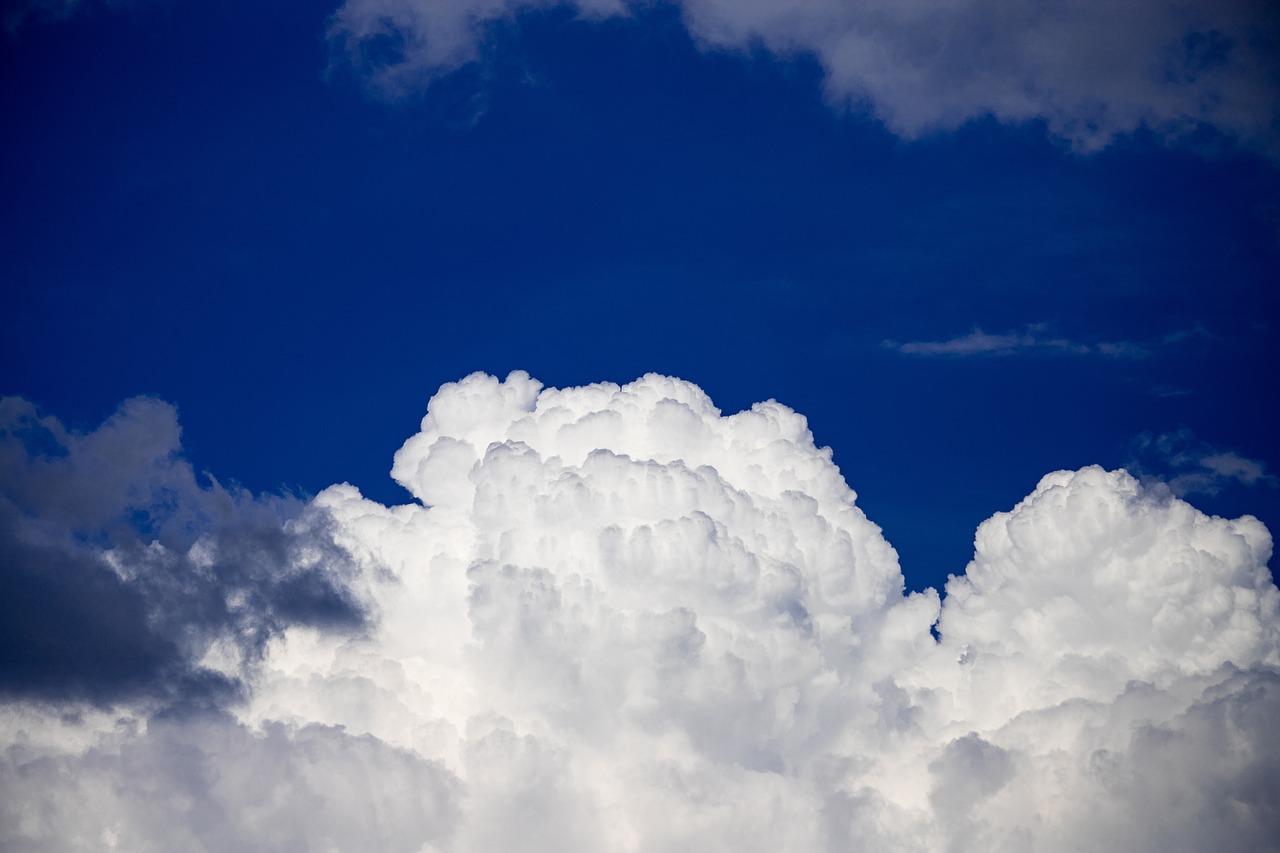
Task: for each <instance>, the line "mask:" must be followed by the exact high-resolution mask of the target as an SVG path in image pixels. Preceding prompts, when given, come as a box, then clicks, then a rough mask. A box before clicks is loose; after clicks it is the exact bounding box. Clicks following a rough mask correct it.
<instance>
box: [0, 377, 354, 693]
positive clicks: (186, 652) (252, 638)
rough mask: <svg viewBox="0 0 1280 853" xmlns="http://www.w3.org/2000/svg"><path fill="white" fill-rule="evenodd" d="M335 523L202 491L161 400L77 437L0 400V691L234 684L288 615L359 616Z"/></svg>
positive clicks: (173, 416)
mask: <svg viewBox="0 0 1280 853" xmlns="http://www.w3.org/2000/svg"><path fill="white" fill-rule="evenodd" d="M329 528H330V525H329V521H328V519H327V518H326V517H325V516H324V514H323V513H322V512H319V511H317V510H315V509H312V508H308V507H307V506H305V505H304V504H303V503H302V502H301V501H300V500H297V499H291V498H271V497H263V498H255V497H253V496H251V495H249V494H247V493H245V492H243V491H242V490H238V489H230V490H228V489H226V488H224V487H222V486H221V485H220V484H218V483H217V482H216V481H212V482H211V483H210V484H209V485H207V486H201V485H200V484H199V483H198V482H197V481H196V477H195V474H194V472H193V471H192V469H191V466H190V464H189V463H187V462H186V461H185V460H184V459H183V458H182V456H181V447H180V430H179V427H178V421H177V413H176V412H175V410H174V409H173V407H172V406H169V405H168V404H166V403H162V402H160V401H157V400H153V399H149V398H143V397H139V398H135V399H132V400H128V401H126V402H125V403H124V404H123V405H121V407H120V408H119V410H118V411H116V412H115V413H114V414H113V415H112V416H111V417H110V418H109V419H108V420H107V421H106V422H105V423H103V424H102V425H101V426H99V427H98V428H97V429H96V430H94V431H92V432H89V433H86V434H78V433H74V432H70V431H68V430H67V429H66V428H65V427H64V426H63V425H62V424H61V423H59V422H58V421H57V420H56V419H54V418H51V417H48V416H45V415H43V414H41V413H40V411H39V410H38V409H37V408H36V407H35V406H34V405H32V404H31V403H29V402H27V401H26V400H23V399H21V398H16V397H7V398H3V399H0V556H2V557H3V559H2V560H0V566H2V567H0V696H9V697H31V698H39V699H43V700H50V701H64V700H65V701H75V700H89V701H93V702H107V701H113V700H116V699H120V698H127V697H137V696H141V695H147V696H151V697H152V698H155V699H157V700H164V701H179V700H188V699H191V698H194V697H204V698H209V697H211V696H213V695H215V694H226V693H233V692H234V691H235V690H236V689H237V688H238V686H239V683H240V680H241V678H242V677H243V675H244V670H245V667H246V666H248V665H249V664H250V663H251V662H252V661H254V660H255V659H256V658H257V656H258V655H259V654H260V653H261V651H262V649H263V648H264V646H265V643H266V641H267V640H268V638H269V637H270V636H272V634H273V633H275V632H277V631H279V630H280V629H282V628H283V627H284V626H286V625H289V624H294V623H300V624H310V625H318V626H325V627H335V628H343V629H355V628H357V627H358V626H359V625H360V624H361V622H362V619H363V614H362V610H361V608H360V606H359V604H358V603H357V602H356V600H355V599H353V598H352V597H351V596H350V594H349V591H348V590H347V589H346V587H345V585H344V575H345V574H346V573H348V572H349V571H351V568H352V566H351V560H350V558H349V557H348V555H347V554H346V553H345V552H344V551H343V550H342V549H341V548H339V547H338V546H336V545H335V544H334V542H333V540H332V538H331V536H330V529H329Z"/></svg>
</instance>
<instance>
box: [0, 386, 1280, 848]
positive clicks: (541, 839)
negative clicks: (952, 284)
mask: <svg viewBox="0 0 1280 853" xmlns="http://www.w3.org/2000/svg"><path fill="white" fill-rule="evenodd" d="M393 474H394V476H395V478H396V479H397V480H398V481H399V482H400V483H402V484H403V485H404V486H405V487H406V488H408V489H409V490H410V492H412V493H413V494H414V496H415V497H416V498H417V499H418V500H419V501H420V502H421V503H418V504H410V505H406V506H394V507H387V506H383V505H381V504H378V503H376V502H373V501H370V500H368V499H366V498H364V497H362V496H361V494H360V493H359V491H357V490H356V489H355V488H353V487H351V486H349V485H339V486H334V487H332V488H329V489H327V490H326V491H324V492H323V493H322V494H320V495H319V496H318V497H317V498H316V499H315V500H314V502H313V505H312V507H313V509H312V511H314V512H317V513H320V514H321V515H322V516H323V517H325V518H329V519H332V526H331V527H330V528H329V530H330V533H331V535H332V537H333V541H334V543H336V545H338V546H340V548H341V551H342V553H344V554H346V555H348V558H349V559H350V560H352V561H353V562H354V564H355V565H356V566H357V567H358V571H356V572H355V573H354V574H350V573H348V574H346V575H344V577H348V588H347V590H346V600H350V601H358V602H361V603H362V606H363V608H364V613H365V623H364V624H365V628H364V629H363V630H362V631H360V632H357V633H354V634H353V633H352V632H351V631H350V630H346V631H336V630H331V629H330V628H329V627H327V626H326V625H324V624H319V623H314V622H307V621H297V622H294V623H289V624H284V625H280V626H278V629H277V630H274V631H273V632H272V633H271V636H270V639H269V640H268V641H267V643H266V647H265V649H264V651H263V653H262V655H261V659H260V662H259V663H257V664H255V665H254V666H253V667H252V668H250V669H248V670H246V672H245V674H244V678H245V679H246V683H247V684H248V685H249V689H248V690H247V691H246V698H245V699H244V701H242V702H239V703H234V704H228V705H226V706H224V707H222V708H220V709H213V710H204V711H199V712H193V711H185V710H182V709H177V710H172V711H166V712H159V713H154V712H153V713H150V715H149V716H148V715H147V714H146V713H143V712H140V711H137V710H136V709H135V708H134V706H131V705H129V704H128V703H127V702H117V703H116V704H113V705H110V706H107V705H105V704H103V703H97V704H95V705H91V706H85V707H83V708H82V709H81V710H80V712H79V713H78V714H74V715H73V714H69V713H65V712H63V713H58V714H53V713H50V712H49V711H48V707H47V706H46V705H42V704H39V703H37V702H34V701H31V700H26V699H22V698H19V699H14V700H11V701H10V702H9V703H8V704H7V705H6V706H5V709H4V715H3V726H4V728H3V731H4V736H5V738H6V740H5V742H6V743H8V744H9V747H8V749H7V750H6V751H5V753H4V754H3V759H2V760H0V847H3V848H4V849H6V850H15V851H17V850H24V851H25V850H54V849H57V850H79V849H84V850H89V849H122V850H133V851H149V850H157V851H158V850H174V849H206V850H228V851H229V850H263V851H267V850H270V851H276V850H303V849H331V850H373V849H377V850H386V851H424V850H426V851H446V850H447V851H458V853H469V851H497V850H527V851H532V850H556V851H563V850H593V851H672V850H698V851H708V850H726V851H751V850H762V851H763V850H767V851H778V850H795V851H817V850H833V851H834V850H851V849H856V850H869V851H952V850H957V851H958V850H983V851H990V850H1000V851H1006V850H1007V851H1026V850H1042V851H1043V850H1048V851H1057V850H1063V851H1065V850H1082V849H1091V850H1125V851H1138V850H1150V851H1156V850H1159V851H1171V850H1209V849H1250V850H1276V849H1280V807H1278V806H1277V802H1276V799H1275V791H1276V790H1277V782H1278V781H1280V744H1278V742H1277V741H1276V739H1275V737H1274V731H1275V727H1276V725H1277V723H1280V622H1278V620H1277V616H1278V609H1280V591H1278V590H1277V589H1276V587H1275V586H1274V584H1273V583H1272V580H1271V575H1270V573H1269V571H1268V568H1267V562H1268V560H1269V559H1270V555H1271V538H1270V535H1269V534H1268V532H1267V530H1266V529H1265V528H1264V526H1263V525H1262V524H1261V523H1259V522H1258V521H1257V520H1255V519H1253V518H1250V517H1244V518H1240V519H1236V520H1227V519H1222V518H1216V517H1209V516H1206V515H1204V514H1202V513H1200V512H1199V511H1197V510H1196V509H1194V508H1193V507H1192V506H1190V505H1189V504H1187V503H1184V502H1182V501H1181V500H1178V499H1176V498H1174V497H1172V496H1171V495H1170V493H1169V491H1168V490H1167V489H1163V490H1150V491H1148V490H1144V489H1143V488H1142V487H1141V486H1140V485H1139V484H1138V482H1137V481H1136V480H1134V479H1133V478H1132V477H1130V476H1129V475H1128V474H1126V473H1124V472H1123V471H1116V472H1107V471H1104V470H1101V469H1099V468H1086V469H1082V470H1080V471H1075V472H1068V471H1060V472H1056V473H1053V474H1050V475H1048V476H1046V477H1045V478H1044V479H1043V480H1042V481H1041V482H1040V483H1039V485H1037V486H1036V488H1035V490H1034V491H1033V492H1032V493H1031V494H1030V495H1029V496H1028V497H1027V498H1026V499H1024V500H1023V501H1022V502H1020V503H1019V504H1018V505H1017V506H1016V507H1014V508H1013V509H1012V510H1010V511H1008V512H1002V513H998V514H996V515H995V516H993V517H992V518H991V519H989V520H988V521H986V522H985V523H984V524H983V525H982V526H981V527H980V528H979V530H978V531H977V536H976V539H975V553H974V558H973V561H972V562H971V563H970V565H969V566H968V569H967V571H966V572H965V573H964V574H963V575H960V576H957V577H954V578H953V579H952V580H951V581H950V582H949V583H948V584H947V588H946V591H945V597H943V598H941V599H940V597H939V595H938V594H937V593H935V592H934V591H933V590H928V591H926V592H925V593H923V594H921V593H911V594H904V585H903V578H902V574H901V572H900V570H899V566H898V562H897V555H896V553H895V552H894V550H893V548H892V547H891V546H890V545H889V544H888V543H887V542H886V541H885V540H884V538H883V536H882V535H881V532H880V530H879V528H877V527H876V526H875V525H874V524H872V523H871V522H870V521H868V519H867V518H866V517H865V516H864V515H863V513H862V512H861V511H860V510H859V509H858V507H857V505H856V503H855V497H856V496H855V494H854V493H853V491H851V490H850V488H849V487H848V486H847V485H846V483H845V481H844V478H843V477H842V476H841V474H840V472H839V470H838V469H837V468H836V467H835V465H834V464H833V463H832V459H831V454H830V451H829V450H827V449H824V448H818V447H816V446H815V445H814V442H813V439H812V436H811V434H810V432H809V430H808V428H807V425H806V422H805V420H804V418H803V417H802V416H800V415H798V414H797V413H795V412H793V411H791V410H790V409H788V408H786V407H785V406H782V405H780V404H777V403H774V402H769V403H763V404H758V405H756V406H755V407H753V408H752V409H751V410H750V411H747V412H742V413H739V414H735V415H731V416H724V415H722V414H721V413H720V412H719V411H718V410H717V409H716V408H715V407H714V406H713V404H712V402H711V400H709V399H708V398H707V396H706V395H705V394H704V393H703V392H702V391H701V390H699V389H698V388H697V387H696V386H694V385H692V384H690V383H687V382H683V381H680V380H677V379H671V378H666V377H660V376H653V375H650V376H646V377H644V378H643V379H640V380H638V381H636V382H634V383H631V384H630V385H627V386H623V387H619V386H616V385H611V384H602V385H593V386H589V387H583V388H567V389H549V388H543V387H542V386H541V385H540V384H539V383H538V382H536V381H535V380H533V379H531V378H529V377H528V376H527V375H525V374H523V373H513V374H512V375H510V376H509V377H508V378H507V379H506V380H504V381H499V380H498V379H496V378H493V377H490V376H485V375H482V374H475V375H473V376H470V377H468V378H466V379H465V380H463V381H461V382H458V383H456V384H450V385H446V386H445V387H443V388H442V389H441V390H440V391H439V393H438V394H436V396H435V397H434V398H433V399H432V400H431V403H430V405H429V408H428V413H427V415H426V417H425V419H424V420H423V422H422V429H421V431H420V432H419V433H418V434H417V435H415V436H414V437H412V438H411V439H409V441H407V442H406V443H405V445H404V446H403V447H402V448H401V450H400V451H399V452H398V453H397V454H396V458H395V467H394V470H393ZM931 629H934V630H936V632H937V635H936V636H935V634H934V633H933V631H931ZM157 804H158V805H157Z"/></svg>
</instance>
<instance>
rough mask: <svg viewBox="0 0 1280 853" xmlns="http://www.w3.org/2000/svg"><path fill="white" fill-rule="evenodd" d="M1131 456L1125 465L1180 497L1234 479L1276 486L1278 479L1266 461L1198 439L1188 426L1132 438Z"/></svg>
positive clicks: (1208, 490)
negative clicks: (1216, 446) (1173, 430)
mask: <svg viewBox="0 0 1280 853" xmlns="http://www.w3.org/2000/svg"><path fill="white" fill-rule="evenodd" d="M1131 450H1132V454H1133V458H1132V459H1130V461H1129V463H1128V464H1127V465H1126V467H1127V468H1129V469H1130V470H1132V471H1134V472H1135V473H1136V474H1137V475H1138V476H1139V477H1142V478H1143V479H1145V480H1148V481H1151V482H1158V483H1162V484H1164V485H1165V487H1167V488H1168V489H1170V490H1171V491H1172V492H1173V494H1175V495H1178V496H1179V497H1182V496H1185V495H1192V494H1206V495H1216V494H1218V493H1219V492H1220V491H1222V489H1223V488H1225V487H1227V486H1228V485H1231V484H1233V483H1238V484H1240V485H1244V486H1256V485H1266V486H1270V487H1271V488H1273V489H1274V488H1276V487H1277V485H1280V480H1278V479H1277V478H1276V476H1275V475H1274V474H1269V473H1267V464H1266V463H1265V462H1262V461H1260V460H1257V459H1250V458H1248V457H1247V456H1243V455H1241V454H1239V453H1237V452H1236V451H1234V450H1222V449H1221V448H1215V447H1213V446H1212V445H1209V444H1207V443H1205V442H1203V441H1200V440H1199V439H1197V438H1196V437H1195V435H1194V434H1193V433H1192V432H1191V430H1189V429H1181V430H1178V431H1177V432H1171V433H1162V434H1160V435H1150V434H1143V435H1140V436H1138V437H1137V438H1136V439H1134V441H1133V444H1132V447H1131Z"/></svg>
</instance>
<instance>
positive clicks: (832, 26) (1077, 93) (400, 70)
mask: <svg viewBox="0 0 1280 853" xmlns="http://www.w3.org/2000/svg"><path fill="white" fill-rule="evenodd" d="M644 5H645V4H643V3H640V2H636V0H573V1H572V2H565V0H346V2H344V3H343V5H342V6H341V8H340V9H339V10H338V11H337V13H336V14H335V15H334V17H333V19H332V26H331V31H330V32H331V36H332V38H333V39H334V40H335V41H336V43H338V44H339V45H341V46H342V48H343V49H344V50H345V52H346V54H347V56H348V57H349V58H350V59H351V60H352V61H353V62H354V63H355V64H356V66H357V67H358V68H360V69H362V70H363V71H364V72H366V73H368V74H369V75H370V78H371V80H372V82H373V84H374V85H375V87H377V88H378V89H379V90H381V91H383V92H384V93H389V94H397V93H401V92H404V91H405V90H407V89H412V88H415V87H418V86H421V85H424V84H425V83H427V82H428V81H430V80H431V79H433V78H434V77H436V76H438V75H440V74H443V73H447V72H449V71H451V70H454V69H456V68H458V67H460V66H461V65H463V64H465V63H467V62H469V61H472V60H474V59H475V58H476V57H477V56H478V55H479V48H480V45H481V44H482V43H483V41H484V39H485V37H486V32H487V28H488V27H489V26H491V25H492V24H494V23H495V22H503V21H509V20H511V19H512V18H514V17H515V16H516V15H518V14H520V13H522V12H528V11H536V10H543V9H551V8H559V7H570V8H573V9H576V10H577V11H578V12H579V13H580V14H582V15H583V16H585V17H588V18H600V17H606V16H620V15H628V14H631V13H633V12H634V11H636V10H637V9H640V8H642V7H643V6H644ZM676 5H677V6H678V7H679V9H680V12H681V15H682V18H683V20H684V23H685V25H686V26H687V28H688V30H689V32H690V33H691V35H692V36H693V37H694V39H695V40H697V41H698V42H699V43H700V44H702V45H704V46H706V47H708V48H716V49H724V48H728V49H751V48H756V47H764V48H765V49H767V50H769V51H772V52H774V53H775V54H778V55H780V56H783V57H790V56H796V55H801V54H805V55H811V56H813V57H816V59H817V60H818V61H819V62H820V63H821V65H822V67H823V69H824V70H825V86H826V92H827V95H828V97H829V98H830V99H831V100H832V101H834V102H837V103H842V104H851V105H853V106H856V107H859V108H866V109H868V110H870V112H871V113H873V114H874V115H875V116H876V117H878V118H879V119H880V120H882V121H883V122H884V123H885V125H886V126H887V127H888V128H889V129H890V130H892V131H893V132H894V133H897V134H899V135H901V136H903V137H905V138H908V139H912V138H917V137H920V136H922V135H925V134H928V133H931V132H934V131H938V130H947V129H952V128H955V127H958V126H959V125H961V124H963V123H964V122H966V121H969V120H971V119H974V118H978V117H982V116H987V115H990V116H994V117H995V118H997V119H998V120H1000V121H1006V122H1015V123H1016V122H1025V121H1044V122H1045V123H1046V124H1047V126H1048V127H1049V129H1050V131H1051V132H1052V133H1054V134H1055V135H1057V136H1059V137H1061V138H1063V139H1066V140H1068V141H1069V142H1070V143H1071V144H1072V145H1073V146H1074V147H1076V148H1077V149H1079V150H1082V151H1090V150H1096V149H1098V148H1101V147H1103V146H1106V145H1107V144H1109V143H1110V142H1111V141H1112V140H1113V139H1115V137H1116V136H1117V135H1120V134H1125V133H1129V132H1132V131H1135V130H1137V129H1138V128H1141V127H1146V128H1149V129H1151V130H1153V131H1155V132H1156V133H1158V134H1161V135H1166V136H1170V137H1178V136H1182V135H1185V134H1188V133H1191V132H1193V131H1195V130H1196V129H1197V128H1200V127H1205V126H1211V127H1216V128H1218V129H1219V130H1221V131H1223V132H1225V133H1226V134H1228V135H1230V136H1233V137H1236V138H1237V139H1238V140H1240V141H1241V142H1243V143H1244V144H1245V145H1246V146H1250V147H1253V148H1255V149H1258V150H1262V151H1265V152H1268V153H1269V154H1271V155H1272V156H1275V155H1277V154H1280V142H1277V136H1278V135H1280V131H1278V128H1280V107H1278V106H1277V105H1278V104H1280V59H1277V57H1280V15H1277V14H1276V12H1275V7H1274V5H1273V4H1271V3H1268V2H1266V0H1228V2H1212V1H1211V0H1157V2H1143V3H1108V2H1092V0H1073V2H1066V3H1042V2H1037V0H1014V1H1013V2H1006V0H953V2H946V3H927V2H901V0H872V2H858V3H850V2H846V0H816V2H815V0H769V2H740V0H677V3H676Z"/></svg>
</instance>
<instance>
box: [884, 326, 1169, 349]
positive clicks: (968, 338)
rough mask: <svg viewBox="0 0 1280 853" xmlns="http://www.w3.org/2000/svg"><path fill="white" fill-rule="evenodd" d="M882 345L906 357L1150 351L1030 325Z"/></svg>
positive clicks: (1143, 347) (1131, 345) (1125, 343)
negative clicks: (1001, 331) (1087, 340)
mask: <svg viewBox="0 0 1280 853" xmlns="http://www.w3.org/2000/svg"><path fill="white" fill-rule="evenodd" d="M881 346H883V347H885V348H886V349H891V350H894V351H896V352H900V353H903V354H905V355H920V356H952V357H964V356H984V355H985V356H1004V355H1014V354H1015V353H1020V352H1028V351H1039V352H1046V353H1060V354H1063V355H1099V356H1103V357H1106V358H1144V357H1146V356H1148V355H1150V354H1151V351H1150V350H1149V349H1148V348H1147V347H1146V346H1144V345H1142V344H1138V343H1134V342H1132V341H1102V342H1098V343H1084V342H1082V341H1074V340H1071V339H1070V338H1063V337H1057V336H1054V335H1051V334H1049V333H1048V327H1047V326H1046V325H1045V324H1043V323H1040V324H1036V325H1032V326H1028V327H1027V328H1026V329H1025V330H1023V331H1021V332H1006V333H1005V334H1000V335H992V334H988V333H987V332H984V331H982V329H979V328H977V327H975V328H974V329H973V331H971V332H969V333H968V334H965V335H960V336H959V337H955V338H947V339H945V340H941V341H907V342H906V343H899V342H897V341H890V340H887V341H884V342H883V343H882V344H881Z"/></svg>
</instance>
